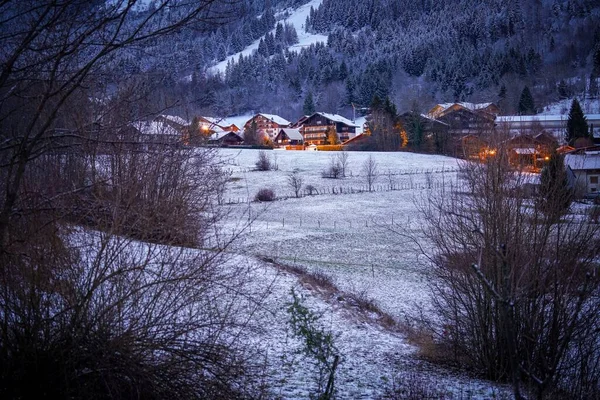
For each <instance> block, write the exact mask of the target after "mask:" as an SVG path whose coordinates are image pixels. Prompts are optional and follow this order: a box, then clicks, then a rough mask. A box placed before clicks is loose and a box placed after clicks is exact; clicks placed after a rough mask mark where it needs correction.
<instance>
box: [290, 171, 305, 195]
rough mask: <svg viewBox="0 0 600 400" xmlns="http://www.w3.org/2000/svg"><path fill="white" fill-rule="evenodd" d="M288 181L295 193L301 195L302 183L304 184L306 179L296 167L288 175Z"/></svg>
mask: <svg viewBox="0 0 600 400" xmlns="http://www.w3.org/2000/svg"><path fill="white" fill-rule="evenodd" d="M287 183H288V186H289V187H290V188H291V189H292V190H293V191H294V195H295V196H296V197H300V195H301V194H302V185H303V184H304V180H303V179H302V177H301V176H300V174H299V173H298V170H297V169H295V170H293V171H292V172H290V173H289V174H288V175H287Z"/></svg>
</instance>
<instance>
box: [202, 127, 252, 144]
mask: <svg viewBox="0 0 600 400" xmlns="http://www.w3.org/2000/svg"><path fill="white" fill-rule="evenodd" d="M243 142H244V139H243V138H242V137H241V136H240V135H239V134H237V133H236V132H232V131H229V132H228V131H223V130H220V131H218V132H215V133H213V134H212V135H210V136H209V138H208V144H209V145H212V146H219V147H228V146H237V145H240V144H242V143H243Z"/></svg>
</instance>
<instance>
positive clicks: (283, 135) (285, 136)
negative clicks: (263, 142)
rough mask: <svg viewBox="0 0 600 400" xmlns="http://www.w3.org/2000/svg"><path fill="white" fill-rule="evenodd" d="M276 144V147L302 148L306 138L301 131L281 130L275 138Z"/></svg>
mask: <svg viewBox="0 0 600 400" xmlns="http://www.w3.org/2000/svg"><path fill="white" fill-rule="evenodd" d="M274 143H275V145H276V146H302V145H303V144H304V138H303V137H302V134H301V133H300V130H299V129H293V128H281V129H279V133H277V135H276V136H275V140H274Z"/></svg>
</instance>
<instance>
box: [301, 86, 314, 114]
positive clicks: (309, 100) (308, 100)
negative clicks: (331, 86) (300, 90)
mask: <svg viewBox="0 0 600 400" xmlns="http://www.w3.org/2000/svg"><path fill="white" fill-rule="evenodd" d="M302 112H304V115H312V114H314V112H315V102H314V100H313V95H312V92H311V91H309V92H308V94H307V95H306V97H305V98H304V106H303V107H302Z"/></svg>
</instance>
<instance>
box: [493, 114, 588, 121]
mask: <svg viewBox="0 0 600 400" xmlns="http://www.w3.org/2000/svg"><path fill="white" fill-rule="evenodd" d="M585 117H586V119H587V120H588V122H589V121H600V114H586V116H585ZM568 119H569V117H568V116H567V115H563V114H538V115H499V116H498V117H496V122H499V123H502V122H533V121H567V120H568Z"/></svg>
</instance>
